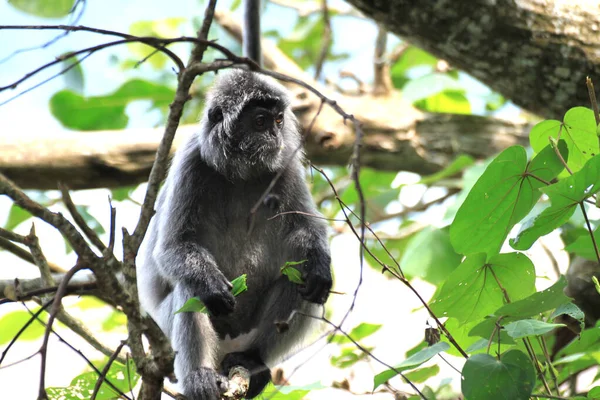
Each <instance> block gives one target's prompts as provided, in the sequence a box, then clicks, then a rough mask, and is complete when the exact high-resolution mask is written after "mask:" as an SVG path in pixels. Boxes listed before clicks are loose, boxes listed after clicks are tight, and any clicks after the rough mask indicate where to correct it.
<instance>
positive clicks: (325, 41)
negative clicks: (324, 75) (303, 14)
mask: <svg viewBox="0 0 600 400" xmlns="http://www.w3.org/2000/svg"><path fill="white" fill-rule="evenodd" d="M321 12H322V15H323V38H322V40H321V50H320V51H319V56H318V58H317V62H316V64H315V80H318V79H319V77H320V76H321V72H322V71H323V65H324V64H325V60H326V59H327V55H328V54H329V49H330V48H331V20H330V18H329V7H328V6H327V0H321Z"/></svg>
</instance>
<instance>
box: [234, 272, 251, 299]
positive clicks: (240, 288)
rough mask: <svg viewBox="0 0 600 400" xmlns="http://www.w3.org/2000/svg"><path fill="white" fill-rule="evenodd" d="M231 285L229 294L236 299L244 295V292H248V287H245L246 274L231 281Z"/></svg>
mask: <svg viewBox="0 0 600 400" xmlns="http://www.w3.org/2000/svg"><path fill="white" fill-rule="evenodd" d="M231 285H232V286H233V288H231V293H233V295H234V296H236V297H237V296H239V295H240V294H242V293H244V292H245V291H246V290H248V286H246V274H242V275H240V276H238V277H237V278H235V279H234V280H232V281H231Z"/></svg>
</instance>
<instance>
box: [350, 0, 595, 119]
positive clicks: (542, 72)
mask: <svg viewBox="0 0 600 400" xmlns="http://www.w3.org/2000/svg"><path fill="white" fill-rule="evenodd" d="M348 1H349V3H351V4H353V5H355V6H356V7H357V8H358V9H359V10H360V11H361V12H362V13H364V14H365V16H368V17H370V18H373V19H375V20H376V21H377V22H379V23H381V24H383V25H384V26H385V27H386V28H387V29H388V30H389V31H390V32H393V33H396V34H398V35H400V36H402V37H403V38H405V39H407V40H408V41H410V42H411V43H413V44H415V45H417V46H419V47H421V48H423V49H425V50H427V51H429V52H431V53H432V54H434V55H436V56H437V57H440V58H443V59H445V60H447V61H448V62H449V63H450V64H452V65H453V66H456V67H458V68H460V69H462V70H463V71H465V72H468V73H469V74H471V75H473V76H474V77H476V78H478V79H480V80H481V81H482V82H484V83H485V84H487V85H488V86H490V87H491V88H492V89H494V90H496V91H497V92H499V93H501V94H502V95H504V96H505V97H507V98H509V99H511V100H512V101H514V102H515V103H516V104H518V105H519V106H521V107H523V108H525V109H527V110H529V111H532V112H534V113H537V114H539V115H541V116H544V117H546V118H560V117H562V115H563V114H564V112H565V111H566V110H568V109H569V108H571V107H573V106H579V105H587V104H588V97H587V93H586V91H585V90H582V89H583V85H584V84H585V77H586V76H588V75H589V76H591V77H592V78H595V77H599V76H600V36H599V35H598V26H600V12H599V11H600V9H599V8H598V3H597V2H589V1H586V0H571V1H558V0H522V1H475V2H473V1H472V0H455V1H452V2H449V1H446V0H435V1H418V0H385V1H372V0H348Z"/></svg>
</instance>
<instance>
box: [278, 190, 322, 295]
mask: <svg viewBox="0 0 600 400" xmlns="http://www.w3.org/2000/svg"><path fill="white" fill-rule="evenodd" d="M289 206H290V211H299V212H300V213H296V214H288V215H289V217H290V218H288V221H287V223H288V227H289V231H288V234H287V237H286V243H287V245H288V248H290V249H291V256H292V257H293V259H292V260H290V261H300V260H306V262H305V263H304V264H303V265H302V267H301V268H300V269H301V271H302V278H303V280H304V284H303V285H301V286H300V288H299V291H300V294H301V295H302V297H303V298H304V299H305V300H308V301H310V302H313V303H317V304H323V303H325V301H327V297H328V296H329V290H330V289H331V286H332V279H331V256H330V252H329V243H328V239H327V225H326V224H325V222H324V221H323V220H322V219H320V218H319V216H320V214H319V213H318V211H317V210H316V207H315V206H314V204H313V201H312V198H311V197H310V193H309V192H308V188H307V187H306V186H305V185H304V182H302V189H301V190H300V195H298V196H296V197H295V198H294V199H292V201H291V202H290V204H289Z"/></svg>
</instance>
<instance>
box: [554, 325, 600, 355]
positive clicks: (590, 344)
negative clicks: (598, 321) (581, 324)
mask: <svg viewBox="0 0 600 400" xmlns="http://www.w3.org/2000/svg"><path fill="white" fill-rule="evenodd" d="M599 346H600V327H593V328H588V329H586V330H584V331H582V332H581V334H580V335H579V338H578V339H577V340H573V341H572V342H571V343H569V344H568V345H566V346H565V347H564V348H562V349H561V350H560V351H559V352H558V354H557V355H558V356H559V357H564V356H568V355H573V354H579V353H590V352H594V351H598V349H599V348H600V347H599Z"/></svg>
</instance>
